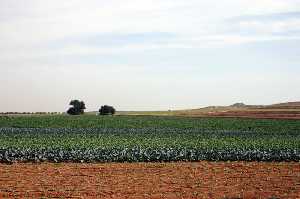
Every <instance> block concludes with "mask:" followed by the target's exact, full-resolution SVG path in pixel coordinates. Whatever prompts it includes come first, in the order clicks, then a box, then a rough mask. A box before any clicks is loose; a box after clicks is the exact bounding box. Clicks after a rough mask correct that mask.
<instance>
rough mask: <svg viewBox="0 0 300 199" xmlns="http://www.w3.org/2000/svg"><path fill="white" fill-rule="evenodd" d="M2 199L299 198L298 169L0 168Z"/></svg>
mask: <svg viewBox="0 0 300 199" xmlns="http://www.w3.org/2000/svg"><path fill="white" fill-rule="evenodd" d="M0 198H135V199H137V198H170V199H171V198H172V199H173V198H217V199H218V198H220V199H221V198H222V199H225V198H231V199H233V198H245V199H248V198H300V163H276V162H272V163H267V162H207V161H201V162H186V163H185V162H179V163H104V164H84V163H81V164H77V163H57V164H54V163H41V164H33V163H22V164H21V163H16V164H12V165H6V164H0Z"/></svg>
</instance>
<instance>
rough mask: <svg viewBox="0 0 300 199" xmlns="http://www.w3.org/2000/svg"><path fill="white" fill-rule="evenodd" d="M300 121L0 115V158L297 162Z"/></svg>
mask: <svg viewBox="0 0 300 199" xmlns="http://www.w3.org/2000/svg"><path fill="white" fill-rule="evenodd" d="M299 129H300V121H298V120H256V119H231V118H182V117H153V116H140V117H137V116H117V117H99V116H78V117H69V116H43V117H28V116H27V117H9V118H7V117H6V118H4V117H2V118H1V120H0V134H1V136H0V147H1V148H0V160H1V161H2V162H14V161H21V162H26V161H34V162H40V161H51V162H64V161H67V162H124V161H126V162H145V161H146V162H149V161H150V162H153V161H154V162H155V161H199V160H213V161H216V160H217V161H227V160H231V161H236V160H246V161H299V160H300V133H299Z"/></svg>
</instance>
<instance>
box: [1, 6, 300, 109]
mask: <svg viewBox="0 0 300 199" xmlns="http://www.w3.org/2000/svg"><path fill="white" fill-rule="evenodd" d="M0 92H1V100H0V102H1V103H0V112H2V111H65V110H66V109H67V108H68V103H69V101H70V100H71V99H81V100H84V101H85V103H86V106H87V110H96V109H98V108H99V106H101V105H104V104H109V105H113V106H115V107H116V109H117V110H164V109H166V110H167V109H182V108H197V107H202V106H207V105H229V104H232V103H235V102H244V103H247V104H271V103H276V102H284V101H299V100H300V0H224V1H220V0H109V1H103V0H86V1H82V0H65V1H62V0H0Z"/></svg>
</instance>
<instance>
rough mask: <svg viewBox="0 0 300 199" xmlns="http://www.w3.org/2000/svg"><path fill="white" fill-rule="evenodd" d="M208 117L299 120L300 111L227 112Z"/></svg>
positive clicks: (211, 114)
mask: <svg viewBox="0 0 300 199" xmlns="http://www.w3.org/2000/svg"><path fill="white" fill-rule="evenodd" d="M208 116H215V117H246V118H269V119H300V111H264V110H260V111H227V112H215V113H210V114H208Z"/></svg>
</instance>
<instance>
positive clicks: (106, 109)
mask: <svg viewBox="0 0 300 199" xmlns="http://www.w3.org/2000/svg"><path fill="white" fill-rule="evenodd" d="M115 113H116V109H115V108H114V107H112V106H108V105H104V106H101V108H100V109H99V114H100V115H114V114H115Z"/></svg>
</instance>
